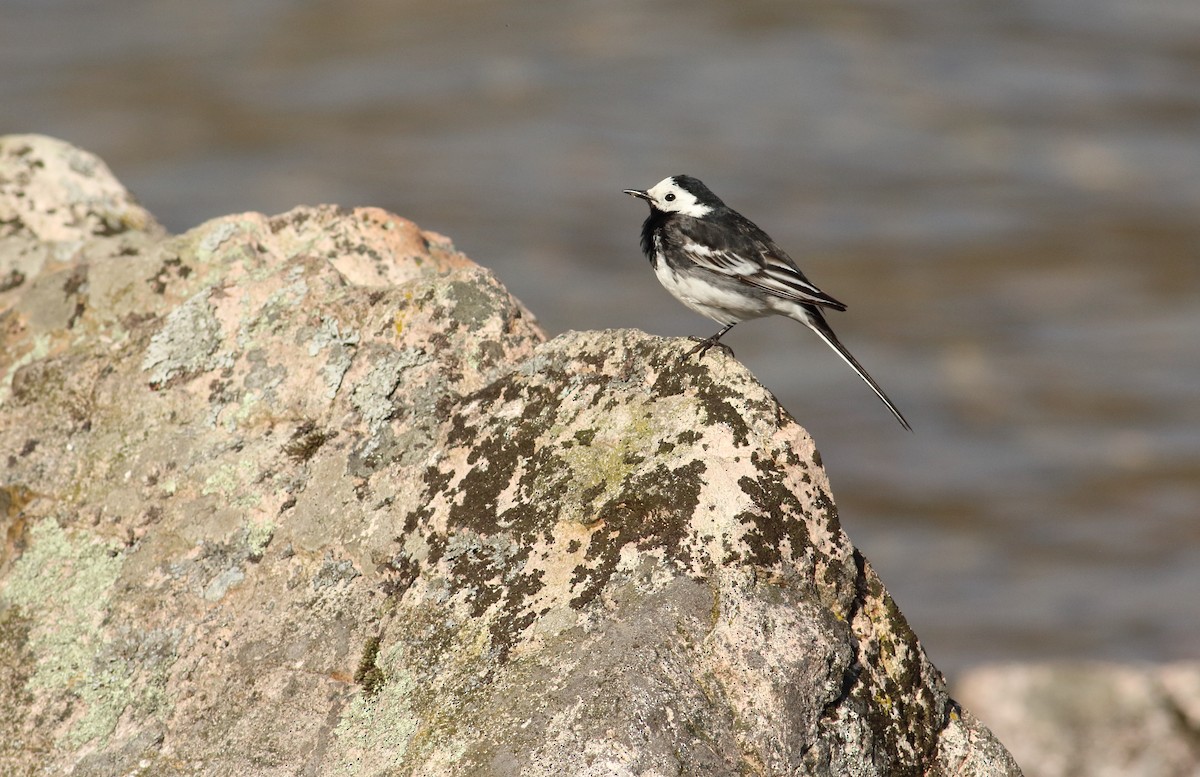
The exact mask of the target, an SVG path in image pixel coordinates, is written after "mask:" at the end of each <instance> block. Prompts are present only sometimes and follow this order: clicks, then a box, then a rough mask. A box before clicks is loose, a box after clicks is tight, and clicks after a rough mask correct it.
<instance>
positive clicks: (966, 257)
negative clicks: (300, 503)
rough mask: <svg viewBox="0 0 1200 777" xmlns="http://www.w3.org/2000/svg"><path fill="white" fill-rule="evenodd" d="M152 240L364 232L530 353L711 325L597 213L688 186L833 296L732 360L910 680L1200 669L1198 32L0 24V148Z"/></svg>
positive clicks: (272, 7)
mask: <svg viewBox="0 0 1200 777" xmlns="http://www.w3.org/2000/svg"><path fill="white" fill-rule="evenodd" d="M15 131H37V132H44V133H47V134H52V135H56V136H59V137H63V138H66V139H68V140H71V141H73V142H75V143H77V144H79V145H81V146H84V147H85V148H88V149H91V150H93V151H95V152H97V153H99V154H100V155H101V156H102V157H103V158H104V159H105V160H107V161H108V162H109V164H110V165H111V166H112V167H113V169H114V170H115V172H116V173H117V175H118V176H119V177H120V178H121V179H122V180H123V181H124V182H125V183H126V184H127V185H128V186H129V187H130V188H131V189H133V191H134V192H135V193H136V194H137V195H138V196H139V198H140V199H141V200H142V202H143V203H144V204H145V205H147V206H148V207H149V208H150V209H151V210H152V211H153V212H154V213H155V214H157V215H158V217H159V218H160V219H161V220H162V221H163V222H164V223H166V224H167V225H168V226H169V227H170V228H172V229H173V230H176V231H182V230H184V229H187V228H189V227H191V226H194V225H195V224H197V223H199V222H201V221H203V220H204V219H207V218H209V217H213V216H217V215H223V214H226V213H230V212H235V211H238V210H259V211H266V212H278V211H282V210H286V209H288V208H291V207H293V206H295V205H298V204H312V203H318V202H336V203H340V204H343V205H360V204H370V205H380V206H383V207H386V208H389V209H391V210H394V211H395V212H397V213H400V214H402V215H405V216H408V217H410V218H413V219H414V220H416V221H417V222H418V223H420V224H421V225H422V226H424V227H427V228H432V229H436V230H438V231H441V232H444V233H446V234H448V235H450V236H452V237H453V238H454V239H455V241H456V242H457V243H458V245H459V246H460V247H461V248H463V249H464V250H465V251H466V252H467V253H468V254H469V255H470V256H471V257H472V258H473V259H475V260H476V261H478V262H480V263H482V264H485V265H487V266H489V267H491V268H493V269H494V270H495V271H496V273H497V274H498V275H499V276H500V278H501V279H502V280H504V281H505V283H507V284H508V286H509V287H510V288H511V289H512V290H513V291H514V292H515V293H516V294H517V295H518V296H520V297H521V298H522V299H524V300H525V302H526V303H527V304H528V305H529V306H530V307H531V308H532V309H533V310H534V311H535V312H537V314H538V315H539V316H540V318H541V320H542V322H543V324H544V325H545V326H546V328H547V329H548V331H549V332H550V333H551V334H555V333H558V332H561V331H564V330H566V329H584V328H599V327H625V326H634V327H639V328H642V329H645V330H647V331H651V332H655V333H660V334H670V335H684V334H710V333H711V331H710V330H712V329H713V328H714V327H713V326H712V325H711V324H710V323H709V322H707V321H704V320H702V319H699V318H698V317H696V316H694V315H693V314H691V313H689V312H688V311H687V310H685V309H684V308H683V307H682V306H679V305H677V304H676V303H674V302H673V301H672V300H671V299H670V298H669V297H667V296H666V293H665V292H664V291H663V290H662V289H661V288H660V287H659V286H658V285H657V283H656V282H655V281H654V279H653V277H652V275H651V274H650V271H649V269H648V267H647V266H646V263H645V260H644V259H643V258H642V257H641V255H640V253H639V251H638V248H637V235H638V228H639V225H640V223H641V220H642V218H643V217H644V215H645V214H644V206H643V205H641V204H640V203H638V202H635V201H633V200H631V199H630V198H628V197H625V196H624V195H622V194H621V193H620V190H621V189H623V188H628V187H639V188H640V187H645V186H649V185H652V184H653V183H655V182H656V181H658V180H659V179H661V178H663V177H665V176H667V175H670V174H674V173H680V172H687V173H691V174H693V175H696V176H699V177H701V178H703V179H704V180H705V181H706V182H707V183H709V184H710V185H711V186H712V187H713V188H714V189H715V190H716V191H717V192H718V193H719V194H721V195H722V196H723V197H724V198H725V199H726V201H728V202H729V203H730V204H731V205H733V206H734V207H736V208H738V209H740V210H742V211H743V212H745V213H746V214H748V215H749V216H750V217H751V218H753V219H755V220H756V221H757V222H759V224H760V225H762V226H763V227H765V228H766V229H767V230H768V231H770V232H771V233H772V234H773V235H774V237H775V238H776V239H777V240H778V241H779V242H780V243H782V244H783V245H784V246H786V247H788V248H789V249H790V251H791V253H792V254H793V256H794V257H796V258H797V259H798V260H799V261H800V262H801V265H802V266H803V267H804V268H805V270H806V271H807V272H808V273H809V275H810V277H812V278H813V279H814V280H815V281H816V282H817V283H818V284H819V285H821V286H822V287H823V288H825V289H826V290H827V291H829V292H830V293H832V294H833V295H834V296H836V297H838V298H839V299H842V300H844V301H845V302H847V303H849V305H850V310H849V311H848V312H847V313H844V314H840V315H837V316H835V318H834V321H833V324H834V326H835V327H836V328H837V329H838V331H839V333H840V334H841V335H842V337H843V339H844V340H845V341H846V342H847V343H848V344H849V345H850V347H851V348H852V350H853V351H854V352H855V353H856V354H857V355H858V356H859V358H860V359H861V360H862V361H863V362H864V363H865V364H866V365H867V366H868V368H869V369H870V370H871V371H872V372H873V373H874V375H875V376H876V377H877V378H878V379H879V380H880V382H881V383H883V385H884V386H885V387H886V388H887V390H888V392H889V393H890V394H891V395H892V397H893V398H894V399H895V400H896V402H897V404H899V405H900V407H901V408H902V409H903V410H904V411H905V413H906V414H907V415H908V417H909V419H910V420H911V421H912V423H913V425H914V427H915V428H916V433H915V434H912V435H910V434H907V433H905V432H903V431H902V430H901V429H900V428H899V427H898V425H897V424H896V423H895V422H894V421H893V420H892V419H891V418H890V417H889V416H888V414H887V412H886V410H885V409H884V408H883V406H882V405H881V404H880V403H879V402H878V401H877V400H875V399H874V398H873V396H872V395H871V394H870V393H869V392H868V390H867V389H866V388H865V387H864V386H863V385H862V384H860V383H859V382H858V381H857V379H856V378H855V377H854V376H853V375H852V373H850V372H849V371H848V370H847V369H846V367H845V366H844V365H843V364H842V363H841V362H840V361H838V360H837V359H836V357H835V356H834V355H833V354H832V353H831V352H828V351H826V350H825V349H824V347H823V346H822V345H820V343H818V342H817V341H816V339H815V338H813V337H812V336H811V335H810V334H808V333H807V332H805V331H804V330H803V329H802V328H801V327H800V326H799V325H797V324H794V323H792V322H789V321H785V320H771V321H760V322H753V323H748V324H745V325H743V326H741V327H738V328H737V329H735V330H734V331H733V332H732V333H731V335H730V336H729V343H730V344H731V345H732V346H733V347H734V348H735V349H736V350H737V354H738V357H739V358H741V359H742V360H743V361H744V362H745V363H746V364H747V365H749V366H750V368H751V369H753V370H754V371H755V373H756V374H757V375H758V376H759V377H760V378H761V379H762V380H763V381H764V382H765V383H766V384H767V385H768V386H770V387H771V388H772V389H773V390H774V391H775V392H776V393H777V394H778V396H779V397H780V398H781V400H782V401H783V402H784V404H785V405H786V406H787V407H788V408H789V409H790V410H791V411H792V413H793V414H794V415H795V416H796V417H797V418H798V419H799V420H800V421H801V423H803V424H805V425H806V426H807V427H808V428H809V429H810V430H811V431H812V433H813V434H814V436H815V437H816V439H817V441H818V444H819V445H820V447H821V450H822V452H823V454H824V458H825V462H826V465H827V466H828V468H829V472H830V476H831V478H832V479H833V484H834V489H835V494H836V497H837V500H838V502H839V505H840V508H841V512H842V517H843V523H844V525H845V527H846V529H847V531H848V532H849V533H850V535H851V537H852V538H853V539H854V540H855V541H856V542H857V543H858V544H859V546H860V547H862V548H863V549H864V551H865V552H866V554H867V555H868V557H870V558H871V560H872V561H873V562H874V563H875V565H876V566H877V567H878V568H879V569H880V572H881V574H882V575H883V577H884V580H885V581H886V582H887V584H888V586H889V587H890V589H891V590H892V592H893V593H894V594H895V596H896V598H897V599H898V601H899V603H900V605H901V607H902V608H903V609H904V611H905V612H906V613H907V614H908V616H909V618H910V620H911V621H912V622H913V625H914V627H915V628H916V630H917V632H918V633H919V634H921V635H922V637H923V639H924V640H925V642H926V645H927V647H928V648H929V650H930V652H931V654H932V656H933V659H934V661H935V662H937V663H938V664H939V665H940V666H942V667H943V668H947V669H951V670H953V669H957V668H961V667H963V666H966V665H970V664H973V663H977V662H981V661H985V660H993V659H1023V658H1041V657H1070V656H1087V657H1105V658H1119V659H1138V660H1161V659H1169V658H1181V657H1193V658H1194V657H1198V656H1200V358H1198V353H1200V348H1198V346H1197V343H1198V341H1200V293H1198V292H1200V225H1198V214H1200V4H1198V3H1196V2H1195V0H1139V2H1136V3H1130V2H1118V1H1117V0H1089V1H1088V2H1083V0H1041V2H1038V3H1022V4H1016V3H995V2H962V1H956V0H927V2H922V3H907V2H899V0H894V1H893V0H879V1H878V2H816V3H803V4H801V3H792V2H749V3H740V4H737V5H736V7H734V5H733V4H726V3H716V2H688V3H683V2H656V3H641V2H607V3H585V2H570V1H564V2H558V3H553V4H551V3H514V2H490V3H461V4H446V3H402V2H401V3H395V2H391V3H384V2H360V3H354V4H343V3H331V2H326V3H320V2H317V3H285V2H269V1H268V0H237V2H233V1H232V0H209V2H205V3H158V2H150V1H149V0H144V1H143V2H128V1H117V2H112V1H108V0H106V2H98V1H95V0H93V1H92V2H87V1H86V0H24V1H21V0H7V1H6V2H0V132H15Z"/></svg>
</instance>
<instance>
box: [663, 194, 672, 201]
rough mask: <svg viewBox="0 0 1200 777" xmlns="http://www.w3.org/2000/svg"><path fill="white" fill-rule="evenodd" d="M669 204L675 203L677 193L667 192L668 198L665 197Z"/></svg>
mask: <svg viewBox="0 0 1200 777" xmlns="http://www.w3.org/2000/svg"><path fill="white" fill-rule="evenodd" d="M663 199H664V200H666V201H667V202H675V192H667V196H665V197H663Z"/></svg>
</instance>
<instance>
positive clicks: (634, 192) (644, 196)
mask: <svg viewBox="0 0 1200 777" xmlns="http://www.w3.org/2000/svg"><path fill="white" fill-rule="evenodd" d="M624 191H625V193H626V194H628V195H629V196H630V197H637V198H638V199H641V200H646V201H647V202H649V201H650V200H651V199H652V198H651V197H650V192H644V191H642V190H641V189H625V190H624Z"/></svg>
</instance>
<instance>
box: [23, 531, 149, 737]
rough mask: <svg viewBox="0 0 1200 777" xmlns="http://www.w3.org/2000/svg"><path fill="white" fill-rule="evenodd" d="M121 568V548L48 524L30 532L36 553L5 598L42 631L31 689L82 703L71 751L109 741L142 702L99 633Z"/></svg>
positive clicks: (29, 553) (34, 633)
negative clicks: (107, 652)
mask: <svg viewBox="0 0 1200 777" xmlns="http://www.w3.org/2000/svg"><path fill="white" fill-rule="evenodd" d="M121 564H122V559H121V557H120V556H119V555H117V553H116V550H115V548H111V547H109V546H106V545H103V544H101V543H98V542H94V541H91V540H89V539H87V538H85V537H78V538H76V537H72V536H70V535H68V534H67V533H66V532H64V531H63V530H62V529H61V528H60V527H59V526H58V524H57V523H56V522H54V521H52V520H48V521H43V522H41V523H39V524H37V525H36V526H34V527H33V528H32V529H31V530H30V544H29V548H28V550H26V551H25V553H24V555H22V556H21V558H20V559H19V560H18V561H17V563H16V564H15V565H14V566H13V571H12V574H11V576H10V578H9V581H8V586H7V588H6V589H5V592H4V597H5V599H7V600H8V602H9V603H11V604H13V605H16V606H17V607H20V608H21V611H22V612H24V613H26V614H27V615H28V616H29V617H30V619H31V620H32V621H33V623H34V624H35V625H34V627H33V628H32V629H31V631H30V635H29V646H30V650H31V653H32V654H33V655H34V656H35V657H36V662H37V664H36V669H35V670H34V672H33V675H32V676H31V677H30V678H29V681H28V683H27V684H26V688H27V690H29V691H30V692H32V693H34V694H37V695H41V694H51V695H58V694H68V695H71V696H74V697H76V698H77V699H79V701H80V702H82V704H83V707H84V712H83V714H82V715H81V716H80V717H79V718H78V719H77V720H76V721H75V723H74V725H72V727H71V729H70V731H69V732H68V733H67V734H66V737H65V739H66V741H65V744H66V745H67V746H70V747H74V746H78V745H80V744H83V743H85V742H89V741H91V740H93V739H101V740H103V739H105V738H106V737H107V736H108V735H109V734H111V733H112V731H113V729H115V728H116V725H117V720H118V719H119V718H120V716H121V713H122V712H123V711H124V710H125V708H126V707H127V706H129V705H130V704H133V703H135V702H137V701H138V699H137V698H136V694H134V693H132V692H131V688H132V683H133V673H132V670H131V667H130V666H129V665H128V664H127V663H126V662H125V661H122V660H119V659H116V658H106V657H105V655H104V653H105V651H104V647H105V646H104V644H103V643H102V641H101V637H100V635H99V632H98V630H97V626H98V625H99V624H100V622H101V621H102V620H103V618H104V615H105V613H106V612H107V611H108V608H109V599H110V596H111V593H112V588H113V584H114V583H115V582H116V580H117V576H118V575H119V573H120V570H121Z"/></svg>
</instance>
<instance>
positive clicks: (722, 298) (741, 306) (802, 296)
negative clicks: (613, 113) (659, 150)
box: [624, 175, 912, 431]
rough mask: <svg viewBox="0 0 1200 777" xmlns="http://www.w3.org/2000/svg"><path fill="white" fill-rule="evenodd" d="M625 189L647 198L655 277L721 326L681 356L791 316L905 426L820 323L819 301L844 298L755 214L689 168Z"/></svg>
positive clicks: (830, 303) (646, 232)
mask: <svg viewBox="0 0 1200 777" xmlns="http://www.w3.org/2000/svg"><path fill="white" fill-rule="evenodd" d="M624 191H625V193H626V194H630V195H633V196H634V197H639V198H641V199H643V200H645V201H646V202H648V203H650V216H649V218H647V219H646V222H645V223H644V224H642V250H643V251H645V252H646V256H647V257H649V259H650V264H651V265H652V266H653V267H654V274H655V275H657V276H658V280H659V282H660V283H661V284H662V285H663V286H665V287H666V289H667V291H669V292H671V294H672V295H673V296H674V297H675V299H677V300H679V301H680V302H682V303H683V304H684V305H687V306H688V307H689V308H691V309H692V310H694V311H696V312H697V313H699V314H700V315H702V316H707V317H708V318H711V319H712V320H713V321H716V322H717V323H718V324H720V325H721V326H722V327H723V328H722V329H721V331H720V332H717V333H716V334H715V335H713V336H712V337H710V338H708V339H706V340H700V342H699V344H698V345H696V347H695V348H693V349H692V350H690V351H688V352H687V353H686V354H685V355H684V358H685V359H686V358H687V357H688V356H691V355H692V354H694V353H696V352H699V353H700V357H701V358H703V357H704V354H705V352H706V351H708V349H709V348H712V347H713V346H714V345H718V344H719V345H721V347H723V348H724V347H726V346H725V345H724V344H723V343H720V340H721V336H722V335H724V334H725V333H726V332H728V331H729V330H730V329H733V325H734V324H737V323H740V322H742V321H748V320H750V319H752V318H762V317H763V316H772V315H781V316H787V317H788V318H794V319H795V320H797V321H799V322H800V323H802V324H804V325H805V326H807V327H808V328H809V329H811V330H813V331H814V332H816V333H817V337H820V338H821V339H822V340H824V341H825V343H826V344H827V345H828V346H829V347H830V348H832V349H833V350H835V351H837V354H838V356H841V357H842V359H844V360H845V362H846V363H847V364H849V365H850V366H851V367H852V368H853V369H854V371H855V372H857V373H858V376H859V377H860V378H862V379H863V380H864V381H866V383H867V385H868V386H870V387H871V389H872V390H873V391H874V392H875V393H876V394H878V395H879V398H880V399H882V400H883V403H884V404H885V405H887V407H888V410H891V411H892V414H893V415H894V416H896V418H897V419H898V420H899V421H900V423H901V425H903V426H904V428H905V429H908V430H909V431H912V427H911V426H909V425H908V421H907V420H905V418H904V416H903V415H902V414H901V413H900V411H899V410H897V409H896V406H895V405H894V404H892V400H890V399H888V395H887V394H885V393H884V392H883V389H882V388H880V386H879V384H878V383H876V382H875V379H874V378H872V377H871V376H870V375H868V374H867V371H866V370H865V369H863V366H862V365H861V364H859V363H858V360H857V359H855V358H854V357H853V356H851V355H850V352H849V351H848V350H846V346H844V345H842V342H841V340H838V338H837V335H835V334H834V333H833V330H832V329H830V328H829V324H827V323H825V316H824V315H822V313H821V308H832V309H833V310H845V309H846V306H845V305H843V304H842V303H841V302H838V301H837V300H836V299H834V298H833V297H831V296H829V295H828V294H826V293H825V292H823V291H821V290H820V289H818V288H817V287H816V286H814V285H813V284H812V283H811V282H810V281H809V280H808V278H806V277H804V273H802V272H800V268H798V267H796V264H795V263H794V262H793V261H792V259H791V257H789V256H788V255H787V254H786V253H785V252H784V250H783V249H782V248H780V247H779V246H777V245H776V244H775V241H774V240H772V239H771V237H770V236H769V235H768V234H767V233H766V232H763V231H762V230H761V229H759V228H758V226H756V225H755V224H754V222H752V221H750V219H748V218H746V217H745V216H743V215H742V214H740V213H738V212H737V211H736V210H734V209H732V208H730V207H729V206H728V205H726V204H725V203H724V202H722V201H721V198H720V197H718V196H717V195H715V194H713V193H712V192H711V191H709V188H708V187H707V186H705V185H704V184H703V183H701V182H700V181H699V180H697V179H695V178H692V177H691V176H690V175H676V176H672V177H670V178H665V179H663V180H662V181H659V182H658V183H657V184H655V185H654V186H653V187H652V188H650V189H646V190H645V191H643V190H641V189H625V190H624Z"/></svg>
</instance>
